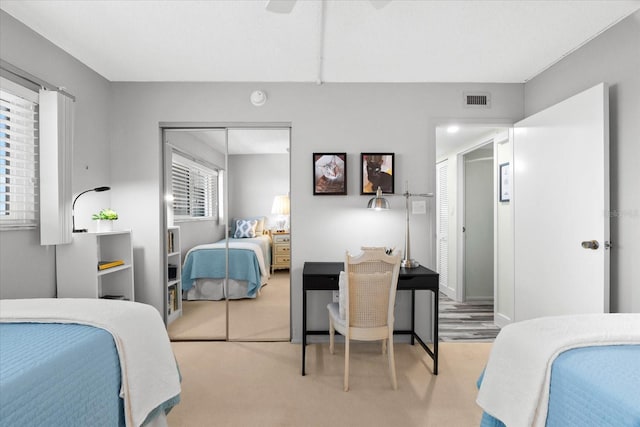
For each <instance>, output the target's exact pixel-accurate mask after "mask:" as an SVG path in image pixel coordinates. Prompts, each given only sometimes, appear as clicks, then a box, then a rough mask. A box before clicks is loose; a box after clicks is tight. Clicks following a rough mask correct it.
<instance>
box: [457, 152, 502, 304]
mask: <svg viewBox="0 0 640 427" xmlns="http://www.w3.org/2000/svg"><path fill="white" fill-rule="evenodd" d="M462 162H463V176H464V179H463V181H462V182H463V187H462V192H463V196H462V198H463V200H464V213H463V215H464V221H463V225H462V244H463V256H462V263H463V280H462V282H463V283H462V285H463V286H462V292H461V300H462V301H470V300H474V301H492V300H493V267H494V259H493V256H494V251H493V247H494V242H493V235H494V233H493V217H494V212H493V211H494V198H493V188H494V180H493V176H494V173H493V163H494V162H493V142H489V143H487V144H485V145H482V146H481V147H478V148H474V149H473V150H472V151H469V152H467V153H464V154H463V155H462Z"/></svg>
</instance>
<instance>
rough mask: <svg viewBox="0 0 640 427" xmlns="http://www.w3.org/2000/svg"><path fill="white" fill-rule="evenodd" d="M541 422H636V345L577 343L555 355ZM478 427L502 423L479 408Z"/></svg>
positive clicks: (598, 425) (556, 425)
mask: <svg viewBox="0 0 640 427" xmlns="http://www.w3.org/2000/svg"><path fill="white" fill-rule="evenodd" d="M481 380H482V378H481V379H480V381H481ZM546 425H547V427H564V426H581V427H607V426H611V427H617V426H640V345H617V346H601V347H582V348H576V349H572V350H568V351H565V352H564V353H562V354H560V355H559V356H558V357H557V358H556V360H555V361H554V362H553V365H552V368H551V385H550V389H549V411H548V414H547V423H546ZM481 426H482V427H504V424H503V423H502V422H500V421H499V420H496V419H495V418H493V417H491V416H490V415H488V414H486V413H484V414H483V417H482V421H481Z"/></svg>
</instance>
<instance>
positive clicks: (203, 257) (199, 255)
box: [182, 248, 261, 297]
mask: <svg viewBox="0 0 640 427" xmlns="http://www.w3.org/2000/svg"><path fill="white" fill-rule="evenodd" d="M225 251H226V249H224V248H220V249H198V250H197V251H192V252H189V254H188V255H187V259H186V260H185V262H184V265H183V266H182V290H183V291H188V290H189V289H190V288H191V287H192V286H193V281H194V280H195V279H199V278H203V277H214V278H223V277H225V276H226V273H227V266H226V256H225ZM229 278H230V279H234V280H246V281H247V282H248V289H247V296H248V297H254V296H255V295H256V292H257V291H258V289H260V286H261V276H260V264H259V262H258V259H257V258H256V255H255V252H254V251H252V250H248V249H233V248H229Z"/></svg>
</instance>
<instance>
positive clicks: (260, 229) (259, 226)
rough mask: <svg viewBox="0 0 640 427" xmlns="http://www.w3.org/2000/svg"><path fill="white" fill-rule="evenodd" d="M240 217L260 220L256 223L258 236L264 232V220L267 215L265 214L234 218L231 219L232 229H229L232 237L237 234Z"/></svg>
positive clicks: (246, 219)
mask: <svg viewBox="0 0 640 427" xmlns="http://www.w3.org/2000/svg"><path fill="white" fill-rule="evenodd" d="M240 219H244V220H245V221H248V220H252V219H255V220H256V221H258V222H257V223H256V236H261V235H263V234H264V222H265V219H266V217H264V216H252V217H248V218H234V219H233V221H231V230H229V236H231V237H234V236H235V234H236V221H238V220H240Z"/></svg>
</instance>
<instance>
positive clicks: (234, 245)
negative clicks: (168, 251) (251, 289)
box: [184, 242, 269, 284]
mask: <svg viewBox="0 0 640 427" xmlns="http://www.w3.org/2000/svg"><path fill="white" fill-rule="evenodd" d="M226 248H227V244H226V243H225V242H218V243H207V244H204V245H198V246H195V247H193V248H191V249H189V252H187V255H186V256H185V257H184V259H187V257H188V256H189V253H190V252H191V251H197V250H198V249H226ZM229 249H250V250H252V251H253V252H255V254H256V258H258V265H259V266H260V275H261V276H262V283H261V284H264V283H266V282H267V280H268V279H269V270H268V269H267V267H266V266H265V265H264V255H263V254H262V248H261V247H260V246H259V245H257V244H255V243H245V242H229Z"/></svg>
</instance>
